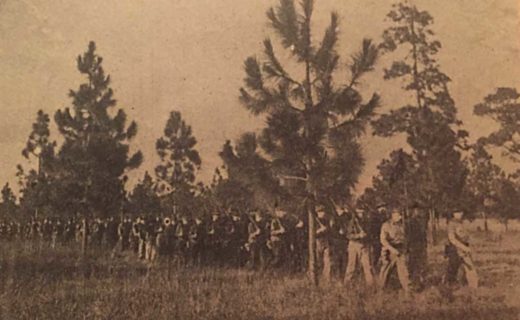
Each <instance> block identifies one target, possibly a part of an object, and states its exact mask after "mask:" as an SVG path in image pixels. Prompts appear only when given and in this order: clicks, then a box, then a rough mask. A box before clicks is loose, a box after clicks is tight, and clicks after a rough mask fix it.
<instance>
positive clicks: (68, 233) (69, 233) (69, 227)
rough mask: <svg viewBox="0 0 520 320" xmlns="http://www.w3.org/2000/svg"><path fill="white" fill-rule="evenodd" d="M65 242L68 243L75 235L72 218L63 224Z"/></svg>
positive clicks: (74, 224)
mask: <svg viewBox="0 0 520 320" xmlns="http://www.w3.org/2000/svg"><path fill="white" fill-rule="evenodd" d="M64 232H65V237H64V239H65V242H66V243H70V242H72V241H73V240H74V237H75V235H76V223H75V222H74V218H69V220H67V223H66V224H65V231H64Z"/></svg>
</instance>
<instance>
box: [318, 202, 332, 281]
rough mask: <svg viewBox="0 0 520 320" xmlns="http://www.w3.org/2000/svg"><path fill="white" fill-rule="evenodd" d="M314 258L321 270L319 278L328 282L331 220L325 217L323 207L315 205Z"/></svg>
mask: <svg viewBox="0 0 520 320" xmlns="http://www.w3.org/2000/svg"><path fill="white" fill-rule="evenodd" d="M316 223H317V227H316V260H317V262H318V270H321V278H322V280H323V281H324V282H325V283H330V275H331V271H332V265H331V262H332V261H331V250H330V230H331V221H330V218H329V217H327V213H326V211H325V207H323V206H322V205H320V206H317V207H316Z"/></svg>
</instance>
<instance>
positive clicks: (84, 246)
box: [81, 218, 88, 258]
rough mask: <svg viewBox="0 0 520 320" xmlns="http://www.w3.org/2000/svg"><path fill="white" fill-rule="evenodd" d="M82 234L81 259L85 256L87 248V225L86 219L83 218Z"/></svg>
mask: <svg viewBox="0 0 520 320" xmlns="http://www.w3.org/2000/svg"><path fill="white" fill-rule="evenodd" d="M82 228H83V234H82V238H81V254H82V256H83V258H85V257H86V256H87V246H88V224H87V218H83V226H82Z"/></svg>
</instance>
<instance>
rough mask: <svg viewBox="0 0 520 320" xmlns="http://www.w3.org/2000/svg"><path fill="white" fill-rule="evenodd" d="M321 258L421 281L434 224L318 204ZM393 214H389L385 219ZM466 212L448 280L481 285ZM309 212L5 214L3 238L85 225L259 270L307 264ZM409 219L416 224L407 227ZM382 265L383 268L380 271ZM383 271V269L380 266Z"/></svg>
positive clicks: (198, 261)
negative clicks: (461, 274) (22, 218)
mask: <svg viewBox="0 0 520 320" xmlns="http://www.w3.org/2000/svg"><path fill="white" fill-rule="evenodd" d="M316 209H317V210H316V212H317V214H316V225H317V228H316V258H317V265H318V270H319V272H320V274H321V277H322V278H323V280H324V281H326V282H329V281H330V280H331V277H332V275H333V274H335V275H336V276H338V277H342V278H343V281H344V283H345V284H346V285H349V284H350V283H351V282H352V281H353V280H354V278H355V276H356V274H357V271H360V270H362V271H363V274H364V279H365V282H366V283H367V285H369V286H372V285H375V284H376V283H378V284H380V285H381V286H383V287H384V286H386V284H387V283H388V280H389V278H390V274H391V273H392V271H393V270H395V271H396V273H397V276H398V279H399V282H400V284H401V287H402V288H403V289H404V290H405V291H409V290H410V284H411V281H412V280H413V282H421V281H422V280H423V279H424V277H425V272H426V270H427V266H426V261H427V259H426V246H427V237H426V233H425V231H426V225H425V223H427V220H425V219H424V215H422V214H421V213H420V211H419V209H418V208H417V207H416V208H413V209H412V211H411V214H410V216H409V217H407V219H410V220H411V221H407V223H404V221H403V215H402V214H401V212H400V211H398V210H393V211H392V212H391V217H390V218H389V219H388V220H386V215H385V214H382V213H381V212H376V213H370V212H367V211H366V210H364V209H361V208H358V209H355V210H349V211H347V210H339V211H337V212H330V211H327V210H326V208H325V207H323V206H318V207H317V208H316ZM385 220H386V221H385ZM461 221H462V213H461V212H456V213H455V214H454V219H453V220H452V222H450V224H449V228H448V240H449V244H448V245H447V247H446V252H445V253H446V257H447V258H448V264H447V270H446V274H445V281H446V282H448V283H453V282H455V281H456V275H457V272H458V270H459V269H460V268H461V267H463V268H464V270H465V274H466V278H467V282H468V284H469V285H470V286H471V287H476V286H477V285H478V276H477V274H476V271H475V267H474V264H473V262H472V258H471V250H470V247H469V238H468V235H467V233H466V232H465V230H464V228H463V227H462V223H461ZM307 223H308V221H306V220H305V219H302V218H300V217H298V216H296V215H290V214H288V213H287V212H286V211H284V210H280V209H276V210H275V211H274V213H273V214H272V215H269V214H267V213H266V212H263V211H261V210H252V211H251V212H249V213H239V212H238V211H232V212H230V213H228V214H219V213H213V214H212V215H211V216H202V217H191V216H188V215H184V216H179V217H166V218H159V217H152V216H144V215H143V216H139V217H137V218H135V219H131V218H130V217H124V218H123V219H122V220H121V221H118V220H116V219H114V218H108V219H99V218H98V219H92V220H88V221H87V223H84V221H81V220H75V219H74V218H70V219H67V220H63V219H62V218H58V217H55V218H45V219H43V220H37V219H33V220H31V221H28V222H27V223H23V224H22V223H19V222H16V221H0V240H6V241H13V240H15V239H30V240H38V241H43V242H44V243H48V244H49V245H50V246H51V247H53V248H54V247H56V246H57V245H65V244H67V243H71V242H74V241H76V242H80V241H81V239H82V238H83V234H84V232H86V234H87V235H88V241H89V243H90V244H91V245H94V246H97V247H104V248H107V249H110V250H113V251H114V252H118V251H119V252H125V251H128V252H132V251H133V252H135V254H136V256H137V257H138V258H139V259H142V260H145V261H149V262H154V261H156V260H157V259H159V258H161V257H167V258H173V259H174V260H175V261H177V262H178V263H179V264H191V265H211V266H213V265H218V266H233V267H249V268H251V269H256V270H265V269H266V268H280V269H283V270H291V271H292V272H302V271H304V270H305V268H306V265H307V257H308V254H307V252H308V251H307V250H308V246H307V239H308V233H307V232H308V228H307ZM407 226H408V227H407ZM377 270H379V272H377ZM376 273H379V277H375V274H376Z"/></svg>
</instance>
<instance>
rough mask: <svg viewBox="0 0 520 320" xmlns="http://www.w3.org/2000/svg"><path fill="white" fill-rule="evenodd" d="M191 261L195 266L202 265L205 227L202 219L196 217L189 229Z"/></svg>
mask: <svg viewBox="0 0 520 320" xmlns="http://www.w3.org/2000/svg"><path fill="white" fill-rule="evenodd" d="M189 242H190V249H191V250H190V261H191V263H192V264H193V265H195V266H200V265H201V263H202V252H203V243H204V225H203V223H202V219H201V218H200V217H196V218H195V219H194V221H193V222H192V223H191V224H190V227H189Z"/></svg>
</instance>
